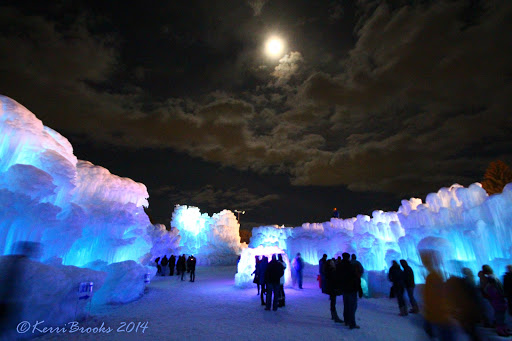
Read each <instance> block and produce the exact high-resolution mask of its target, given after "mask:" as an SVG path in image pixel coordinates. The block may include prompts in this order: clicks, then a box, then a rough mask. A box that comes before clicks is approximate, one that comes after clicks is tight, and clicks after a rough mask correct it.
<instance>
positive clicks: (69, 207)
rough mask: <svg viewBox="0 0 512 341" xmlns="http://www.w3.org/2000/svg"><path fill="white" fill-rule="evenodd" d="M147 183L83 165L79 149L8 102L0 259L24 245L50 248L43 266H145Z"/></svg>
mask: <svg viewBox="0 0 512 341" xmlns="http://www.w3.org/2000/svg"><path fill="white" fill-rule="evenodd" d="M147 197H148V193H147V190H146V187H145V186H144V185H143V184H140V183H136V182H134V181H132V180H131V179H127V178H121V177H118V176H115V175H113V174H110V172H109V171H108V170H107V169H105V168H102V167H99V166H95V165H93V164H91V163H90V162H87V161H80V160H77V158H76V157H75V156H74V155H73V148H72V146H71V144H70V143H69V142H68V140H67V139H65V138H64V137H63V136H62V135H60V134H59V133H57V132H56V131H54V130H52V129H50V128H48V127H45V126H44V125H43V124H42V122H41V121H40V120H38V119H37V118H36V117H35V116H34V115H33V114H32V113H31V112H30V111H28V110H27V109H26V108H24V107H23V106H22V105H20V104H18V103H17V102H15V101H14V100H12V99H10V98H7V97H5V96H0V255H2V254H3V255H5V254H9V253H10V251H11V248H12V246H13V245H14V243H16V242H17V241H34V242H40V243H41V244H42V245H43V252H44V253H43V256H42V258H43V260H45V259H50V258H52V257H57V258H62V259H63V261H64V264H67V265H76V266H83V265H85V264H87V263H89V262H92V261H95V260H98V259H99V260H103V261H105V262H107V263H108V264H110V263H114V262H121V261H125V260H135V261H139V260H140V259H141V258H142V257H143V256H144V255H146V253H148V252H149V250H150V249H151V246H152V241H151V238H150V237H149V236H148V235H147V231H146V230H147V226H148V225H150V223H149V219H148V217H147V215H146V214H145V213H144V210H143V205H146V206H147V205H148V203H147Z"/></svg>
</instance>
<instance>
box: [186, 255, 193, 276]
mask: <svg viewBox="0 0 512 341" xmlns="http://www.w3.org/2000/svg"><path fill="white" fill-rule="evenodd" d="M191 257H192V256H188V258H187V273H189V272H190V259H191Z"/></svg>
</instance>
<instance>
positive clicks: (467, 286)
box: [446, 268, 483, 341]
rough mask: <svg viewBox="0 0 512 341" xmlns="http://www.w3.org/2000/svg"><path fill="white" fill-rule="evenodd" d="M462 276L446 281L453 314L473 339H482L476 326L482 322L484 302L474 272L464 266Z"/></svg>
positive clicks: (478, 340)
mask: <svg viewBox="0 0 512 341" xmlns="http://www.w3.org/2000/svg"><path fill="white" fill-rule="evenodd" d="M462 275H463V276H462V277H456V276H452V277H450V278H449V279H448V280H447V281H446V285H447V296H448V298H449V299H450V302H453V303H452V304H450V310H451V312H452V316H453V317H454V318H455V320H456V321H457V322H458V323H459V325H460V326H461V328H462V329H463V330H464V332H465V333H466V334H468V335H469V337H470V340H471V341H481V340H483V339H482V337H481V336H480V335H479V332H478V330H477V328H476V325H477V324H478V323H479V322H480V319H481V318H480V317H481V311H482V304H481V297H479V296H480V295H479V290H478V289H477V287H476V284H475V278H474V275H473V272H472V271H471V269H469V268H462Z"/></svg>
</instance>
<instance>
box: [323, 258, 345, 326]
mask: <svg viewBox="0 0 512 341" xmlns="http://www.w3.org/2000/svg"><path fill="white" fill-rule="evenodd" d="M324 274H325V292H324V293H325V294H327V295H329V300H330V302H331V305H330V308H331V320H333V321H334V322H336V323H343V322H344V321H343V320H342V319H340V318H339V316H338V311H337V310H336V297H337V296H340V295H341V294H342V293H341V283H340V281H339V278H338V276H337V275H336V261H335V260H334V258H332V259H329V260H328V261H326V262H325V264H324Z"/></svg>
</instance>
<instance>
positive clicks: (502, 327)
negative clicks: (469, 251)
mask: <svg viewBox="0 0 512 341" xmlns="http://www.w3.org/2000/svg"><path fill="white" fill-rule="evenodd" d="M482 272H483V274H484V276H485V283H482V284H483V285H482V289H483V293H484V297H485V298H487V299H488V300H489V302H490V303H491V306H492V308H493V309H494V321H495V325H496V332H497V333H498V335H499V336H509V335H510V334H511V333H510V331H509V330H508V328H507V325H506V324H505V314H506V312H507V301H506V299H505V292H504V290H503V285H502V284H501V282H500V280H499V279H498V278H497V277H496V276H495V275H494V271H493V270H492V268H491V267H490V266H489V265H483V266H482Z"/></svg>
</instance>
